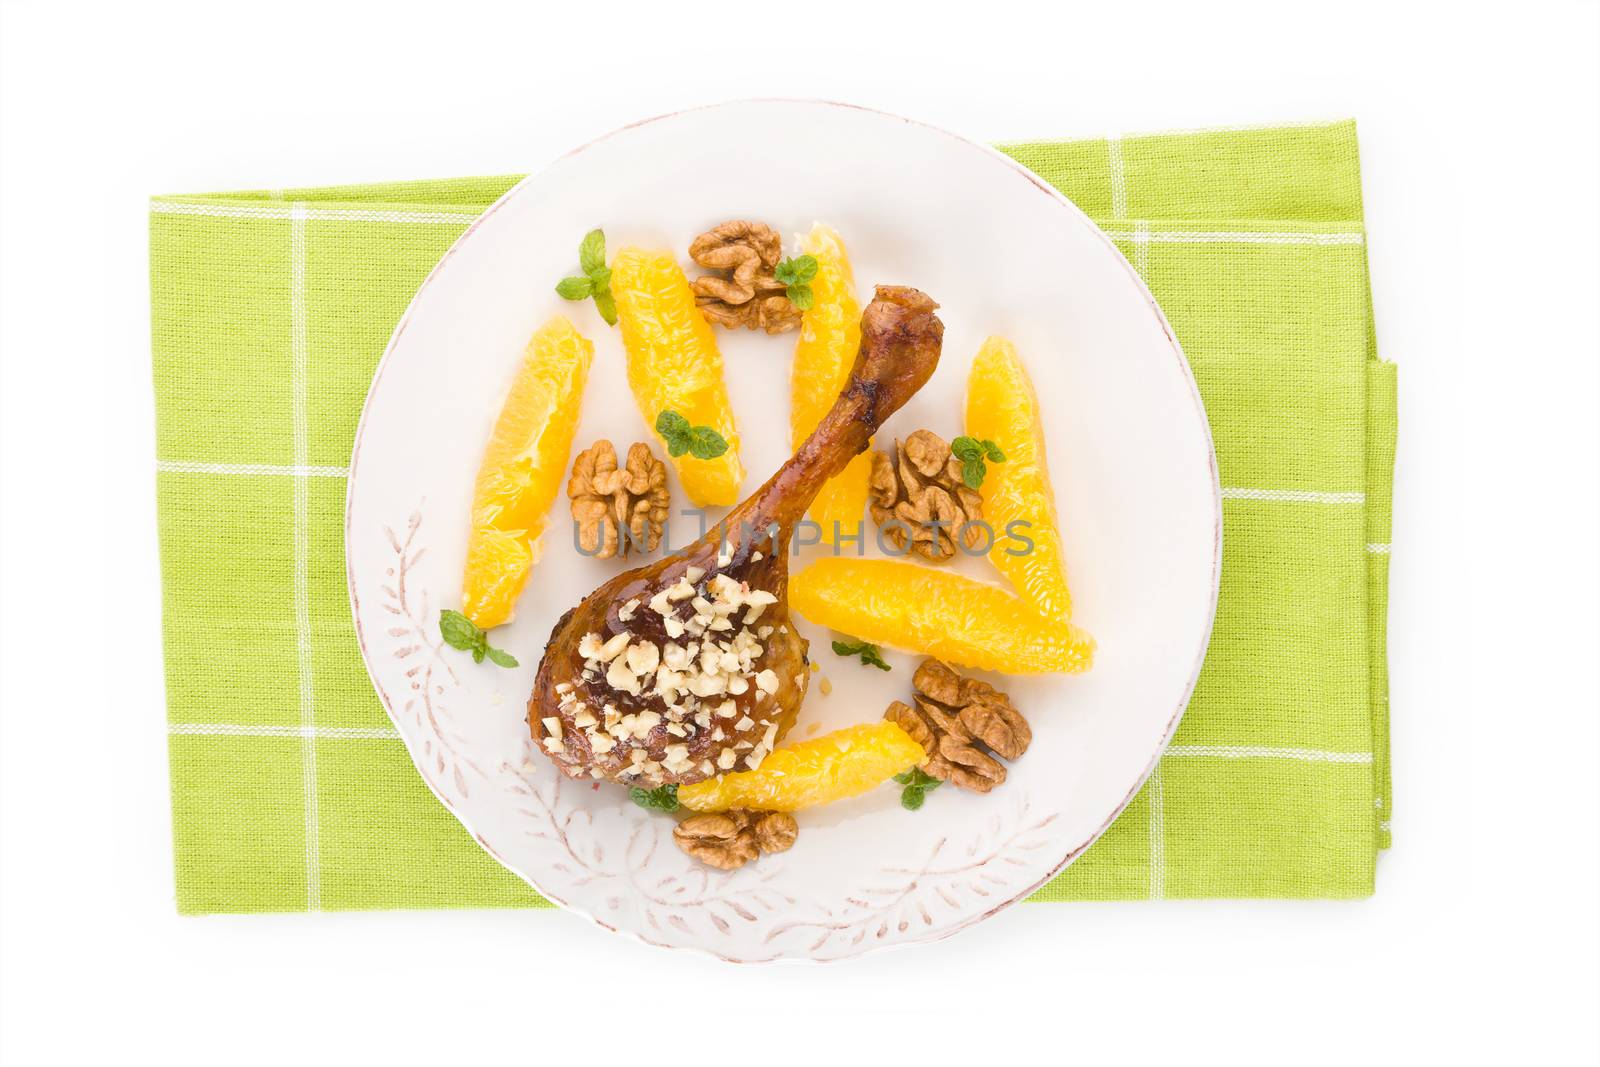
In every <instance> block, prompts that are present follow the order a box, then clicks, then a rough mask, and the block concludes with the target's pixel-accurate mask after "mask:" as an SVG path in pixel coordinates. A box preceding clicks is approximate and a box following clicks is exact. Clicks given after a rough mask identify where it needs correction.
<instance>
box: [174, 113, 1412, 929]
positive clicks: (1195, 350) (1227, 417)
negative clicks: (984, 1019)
mask: <svg viewBox="0 0 1600 1067" xmlns="http://www.w3.org/2000/svg"><path fill="white" fill-rule="evenodd" d="M1005 150H1006V151H1007V152H1009V153H1010V154H1011V155H1013V156H1015V157H1016V158H1017V159H1018V160H1020V161H1021V162H1023V163H1024V164H1026V165H1027V166H1029V167H1031V168H1033V169H1034V170H1035V171H1037V172H1038V173H1039V174H1041V175H1043V176H1044V177H1045V178H1046V179H1048V180H1049V181H1050V182H1051V183H1053V184H1054V185H1055V186H1056V187H1057V188H1059V189H1061V190H1062V191H1063V192H1064V193H1066V194H1067V196H1069V197H1071V198H1072V199H1073V200H1075V201H1076V202H1077V203H1078V204H1079V205H1080V206H1081V207H1082V208H1083V209H1084V210H1085V211H1087V212H1088V213H1089V214H1090V215H1092V216H1093V217H1094V218H1095V219H1097V220H1098V221H1099V222H1100V223H1101V225H1102V226H1104V227H1105V229H1106V230H1107V231H1108V232H1109V233H1111V235H1112V236H1113V238H1115V240H1116V241H1117V242H1118V245H1119V246H1120V247H1121V248H1122V250H1123V252H1124V253H1125V254H1126V255H1127V256H1128V258H1129V260H1130V261H1131V262H1132V263H1133V264H1134V266H1135V267H1136V268H1137V269H1138V271H1139V273H1140V274H1142V275H1143V276H1144V278H1145V280H1146V281H1147V282H1148V283H1149V285H1150V288H1151V290H1152V291H1154V293H1155V295H1156V297H1157V298H1158V299H1159V300H1160V302H1161V306H1162V307H1163V308H1164V309H1165V311H1166V313H1167V317H1168V318H1169V319H1170V320H1171V322H1172V325H1173V328H1174V329H1175V330H1176V331H1177V335H1178V338H1179V340H1181V341H1182V343H1183V348H1184V351H1185V352H1187V353H1188V356H1189V361H1190V363H1191V364H1192V365H1193V367H1194V373H1195V377H1196V378H1197V379H1198V380H1199V383H1200V389H1201V392H1202V393H1203V394H1204V396H1205V402H1206V409H1207V411H1208V412H1209V414H1210V418H1211V427H1212V432H1213V434H1214V436H1215V438H1216V446H1217V455H1218V459H1219V461H1220V464H1221V475H1222V484H1223V487H1224V488H1223V490H1222V492H1223V497H1224V501H1223V509H1224V514H1225V521H1226V530H1225V535H1224V551H1225V558H1224V563H1223V570H1222V596H1221V601H1220V605H1219V607H1218V610H1217V620H1216V631H1215V635H1214V636H1213V638H1212V641H1211V649H1210V653H1209V655H1208V657H1207V659H1206V664H1205V669H1204V671H1203V672H1202V673H1201V676H1200V681H1199V685H1198V687H1197V688H1196V690H1195V694H1194V699H1193V701H1192V703H1191V704H1190V706H1189V711H1188V714H1187V715H1186V716H1185V717H1184V720H1183V725H1182V727H1181V728H1180V729H1179V731H1178V735H1177V738H1176V740H1175V741H1174V743H1173V745H1172V748H1171V749H1170V750H1169V751H1168V753H1167V754H1166V756H1165V757H1164V758H1163V759H1162V761H1161V765H1160V768H1159V769H1158V771H1157V772H1156V773H1155V775H1154V776H1152V778H1151V779H1150V782H1149V784H1148V785H1147V786H1146V787H1145V789H1144V790H1143V791H1142V792H1141V793H1140V794H1139V796H1138V798H1137V799H1135V801H1134V802H1133V804H1132V806H1130V807H1129V808H1128V810H1127V811H1126V812H1125V813H1124V814H1123V816H1122V818H1121V819H1119V820H1118V821H1117V822H1116V824H1115V825H1114V826H1112V828H1111V829H1110V831H1109V832H1108V833H1107V834H1106V835H1105V837H1103V838H1102V839H1101V840H1100V841H1099V842H1098V843H1097V844H1096V845H1095V846H1094V848H1092V849H1091V850H1090V851H1089V852H1088V853H1087V854H1086V855H1084V857H1083V858H1081V859H1080V860H1079V861H1078V862H1077V863H1075V864H1074V865H1073V866H1072V867H1070V868H1068V870H1067V871H1066V872H1065V873H1064V874H1063V875H1062V876H1061V877H1059V878H1057V879H1056V880H1055V881H1054V882H1052V883H1050V884H1049V885H1048V886H1046V887H1045V888H1044V889H1042V890H1041V891H1040V892H1039V893H1038V895H1037V897H1036V898H1035V899H1039V900H1080V899H1123V898H1141V897H1162V896H1167V897H1354V896H1362V895H1365V894H1368V893H1371V892H1372V887H1373V868H1374V866H1375V861H1376V856H1377V853H1378V851H1379V850H1380V849H1382V848H1385V847H1387V846H1388V843H1389V833H1388V825H1389V823H1388V820H1389V807H1390V789H1389V759H1388V704H1387V680H1386V673H1385V647H1384V646H1385V640H1384V617H1385V609H1386V598H1387V583H1388V562H1389V557H1388V540H1389V503H1390V474H1391V468H1392V464H1393V456H1394V438H1395V374H1394V366H1393V364H1390V363H1385V362H1382V361H1380V360H1379V359H1378V358H1377V354H1376V351H1375V347H1374V343H1373V332H1372V313H1371V304H1370V297H1369V293H1368V287H1367V267H1366V248H1365V243H1364V238H1363V233H1364V231H1363V226H1362V212H1361V187H1360V173H1359V165H1358V157H1357V151H1356V135H1355V127H1354V125H1353V124H1352V123H1348V122H1345V123H1334V124H1328V125H1312V126H1296V127H1283V128H1271V129H1254V130H1232V131H1224V132H1205V133H1185V134H1164V135H1157V136H1148V137H1128V138H1122V139H1113V140H1110V141H1104V140H1096V141H1077V142H1070V143H1049V142H1045V143H1036V144H1021V145H1011V146H1008V147H1006V149H1005ZM515 181H516V178H515V177H501V178H467V179H459V180H449V181H427V182H409V183H404V184H389V185H376V186H358V187H340V188H333V189H290V190H274V191H271V192H265V191H263V192H253V193H235V194H228V195H217V196H180V197H160V198H158V199H156V200H155V201H154V202H153V203H152V205H151V212H152V214H151V217H150V261H151V263H150V268H151V303H152V321H153V335H154V337H153V347H154V361H155V393H156V412H157V456H158V463H157V469H158V471H159V473H158V475H157V491H158V493H159V510H160V532H161V564H162V573H163V584H164V601H165V603H164V610H165V635H166V661H167V699H168V720H169V725H168V731H169V734H170V747H171V769H172V808H173V831H174V844H175V851H176V861H177V898H178V908H179V910H180V911H182V912H185V913H201V912H252V911H298V910H305V909H316V908H327V909H334V908H396V907H499V906H539V905H541V904H543V903H544V902H543V901H542V900H540V898H539V897H538V896H536V895H535V894H534V893H533V892H532V891H531V890H530V889H529V888H528V887H527V886H526V885H525V884H524V883H523V882H522V881H520V880H519V879H518V878H517V877H516V876H514V875H512V874H511V873H509V872H508V871H506V870H504V869H503V868H501V867H500V866H499V865H498V864H497V863H495V862H494V860H492V859H490V858H489V857H488V856H487V855H486V854H485V853H484V852H483V851H482V850H481V849H480V848H478V846H477V845H476V844H474V843H473V841H472V839H471V838H470V837H469V836H468V835H467V834H466V832H465V831H464V830H463V829H462V828H461V826H460V825H459V824H458V823H457V822H456V821H455V819H454V818H453V817H452V816H451V815H450V814H449V813H447V812H446V811H445V810H444V808H443V807H441V806H440V804H439V803H438V801H437V800H435V799H434V797H433V796H432V795H431V794H430V793H429V792H428V789H427V787H426V786H424V785H423V783H422V780H421V779H420V778H419V777H418V775H417V774H416V772H415V771H414V770H413V769H412V766H411V762H410V760H409V758H408V757H407V755H406V751H405V748H404V747H403V746H402V745H401V743H400V740H399V738H398V736H397V734H396V733H395V731H394V729H393V728H392V726H391V725H390V723H389V720H388V718H387V717H386V716H385V714H384V712H383V709H382V707H380V706H379V703H378V699H377V697H376V696H375V695H374V693H373V690H372V687H371V685H370V684H369V682H368V680H367V675H366V671H365V669H364V668H363V667H362V664H361V658H360V656H359V654H358V653H357V650H356V642H355V637H354V634H353V631H352V626H351V619H350V608H349V603H348V600H347V598H346V593H345V575H344V555H343V550H342V546H341V543H340V539H341V531H342V529H343V521H342V518H343V509H344V497H345V471H346V467H347V465H348V463H349V461H350V450H351V444H352V440H353V437H354V434H355V429H356V421H357V418H358V416H359V415H360V413H361V404H362V400H363V399H364V398H365V396H366V392H367V385H368V382H369V380H370V378H371V375H372V371H373V368H374V366H375V365H376V363H377V360H378V357H379V355H380V354H381V353H382V352H383V349H384V346H385V344H386V343H387V341H388V340H389V334H390V331H391V330H392V328H393V327H394V324H395V322H396V320H397V319H398V318H399V316H400V314H401V312H402V311H404V309H405V307H406V304H407V302H408V301H409V300H410V299H411V295H412V293H413V292H414V291H415V290H416V288H417V286H418V285H419V284H420V283H421V281H422V279H423V277H424V276H425V275H426V274H427V273H428V271H429V269H430V268H432V267H433V265H434V264H435V263H436V262H437V261H438V260H439V258H440V256H442V255H443V254H444V252H445V250H446V249H448V248H449V247H450V244H451V242H453V241H454V240H455V239H456V237H457V236H459V235H460V233H461V232H462V230H463V229H465V227H466V226H467V224H468V223H469V222H471V221H472V219H473V218H474V217H475V216H476V215H477V214H478V212H479V211H481V210H482V209H483V208H484V207H485V206H487V205H488V204H489V203H491V202H492V201H494V200H495V199H496V198H497V197H498V196H499V195H500V194H501V193H503V192H505V191H506V189H508V188H510V187H511V185H512V184H514V183H515Z"/></svg>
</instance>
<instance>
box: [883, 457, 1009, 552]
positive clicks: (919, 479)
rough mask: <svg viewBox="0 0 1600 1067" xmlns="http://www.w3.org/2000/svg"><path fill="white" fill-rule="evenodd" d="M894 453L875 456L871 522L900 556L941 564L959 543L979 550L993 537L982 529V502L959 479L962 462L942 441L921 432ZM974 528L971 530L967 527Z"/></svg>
mask: <svg viewBox="0 0 1600 1067" xmlns="http://www.w3.org/2000/svg"><path fill="white" fill-rule="evenodd" d="M894 447H895V451H894V452H893V453H889V452H874V453H873V454H872V475H871V478H870V481H869V483H868V489H869V493H870V496H869V506H868V509H867V510H868V511H869V512H870V513H871V515H872V521H873V522H875V523H877V524H878V526H879V528H880V529H881V530H882V531H883V535H884V537H885V539H887V540H888V541H889V543H890V544H892V545H894V547H895V548H896V549H897V550H898V551H901V552H904V551H905V550H906V548H907V546H908V545H909V546H910V549H911V551H913V552H915V553H916V554H917V555H919V556H921V557H922V558H923V559H926V560H929V561H930V562H933V563H943V562H945V561H946V560H948V559H949V558H950V557H951V556H954V555H955V554H956V545H957V543H958V539H959V543H960V544H962V545H964V546H965V547H966V548H968V549H969V550H976V549H978V548H979V547H981V546H982V545H983V544H984V542H985V539H986V538H988V537H989V536H990V535H989V534H988V533H987V531H986V530H985V529H984V528H983V527H982V526H981V525H979V524H980V523H981V522H982V520H983V498H982V497H981V496H979V495H978V493H977V491H976V490H973V489H969V488H967V485H966V483H965V482H963V481H962V480H961V461H960V460H959V459H957V458H956V457H955V456H954V455H953V454H952V453H951V451H950V445H949V443H948V442H946V441H945V439H944V438H942V437H940V436H939V435H938V434H936V433H933V432H932V431H929V430H917V431H916V432H914V433H913V434H912V435H911V436H910V437H908V438H906V439H905V440H904V441H896V442H895V443H894ZM968 523H971V524H972V525H967V524H968Z"/></svg>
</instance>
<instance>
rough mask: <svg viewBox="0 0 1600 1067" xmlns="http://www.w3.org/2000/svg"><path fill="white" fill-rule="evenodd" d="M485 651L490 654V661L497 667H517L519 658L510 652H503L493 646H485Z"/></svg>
mask: <svg viewBox="0 0 1600 1067" xmlns="http://www.w3.org/2000/svg"><path fill="white" fill-rule="evenodd" d="M484 651H485V652H487V653H488V654H489V660H490V662H492V663H493V664H494V665H495V666H497V667H507V668H510V667H515V666H516V665H517V658H516V657H515V656H513V655H512V654H511V653H509V652H503V651H501V650H500V649H498V648H495V647H494V646H493V645H485V646H484Z"/></svg>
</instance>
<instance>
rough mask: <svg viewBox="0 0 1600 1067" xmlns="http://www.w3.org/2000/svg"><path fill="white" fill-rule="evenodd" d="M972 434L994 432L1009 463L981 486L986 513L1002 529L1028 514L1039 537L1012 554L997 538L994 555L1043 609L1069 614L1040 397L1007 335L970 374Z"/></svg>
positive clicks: (1028, 532)
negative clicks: (1027, 548)
mask: <svg viewBox="0 0 1600 1067" xmlns="http://www.w3.org/2000/svg"><path fill="white" fill-rule="evenodd" d="M967 435H968V436H969V437H976V438H978V439H979V440H982V439H984V438H987V439H989V440H991V441H993V442H994V443H995V444H997V445H999V446H1000V451H1002V452H1004V453H1005V454H1006V461H1005V462H1004V463H991V464H989V473H988V475H987V476H986V477H985V478H984V479H983V486H982V487H981V488H980V489H979V493H980V494H981V495H982V496H983V515H984V518H985V519H987V520H988V522H989V524H990V525H991V526H992V527H994V529H995V530H996V531H997V534H998V535H1002V536H1003V535H1004V533H1005V531H1006V530H1007V528H1008V527H1009V526H1010V524H1011V523H1013V522H1025V523H1027V524H1028V525H1027V527H1026V528H1025V529H1023V530H1022V531H1021V532H1022V533H1023V534H1025V536H1027V537H1028V538H1029V539H1031V540H1032V541H1033V550H1032V551H1030V552H1028V553H1026V554H1023V555H1012V554H1011V553H1009V552H1007V551H1006V550H1005V548H1004V547H1002V546H1001V545H997V546H995V547H994V548H993V549H992V550H991V551H990V552H989V561H990V562H991V563H993V564H994V565H995V567H997V568H998V569H999V571H1000V573H1001V574H1003V575H1005V577H1006V579H1007V580H1008V581H1009V582H1010V583H1011V585H1012V588H1014V589H1015V590H1016V591H1017V592H1018V593H1020V594H1021V595H1022V599H1024V600H1026V601H1027V602H1028V603H1029V604H1032V605H1033V608H1034V610H1035V611H1037V612H1038V613H1039V614H1040V615H1043V616H1044V617H1045V618H1049V619H1066V618H1070V617H1071V615H1072V594H1071V593H1070V592H1069V591H1068V589H1067V568H1066V560H1065V555H1064V553H1063V552H1062V547H1061V527H1060V525H1059V524H1058V523H1057V521H1056V500H1055V493H1054V491H1053V490H1052V489H1051V488H1050V472H1049V470H1048V468H1047V467H1046V465H1045V458H1044V431H1043V428H1042V426H1041V424H1040V414H1039V397H1038V395H1037V394H1035V393H1034V391H1033V381H1032V380H1031V379H1030V378H1029V377H1028V372H1027V370H1026V369H1025V368H1024V367H1023V366H1022V360H1021V359H1020V358H1019V357H1018V356H1017V349H1016V346H1015V345H1013V344H1012V343H1011V342H1010V341H1007V340H1006V339H1005V338H1003V337H991V338H989V339H988V340H987V341H985V342H984V343H983V347H982V348H981V349H979V350H978V355H977V358H975V359H974V360H973V361H972V370H971V372H970V373H969V374H968V376H967Z"/></svg>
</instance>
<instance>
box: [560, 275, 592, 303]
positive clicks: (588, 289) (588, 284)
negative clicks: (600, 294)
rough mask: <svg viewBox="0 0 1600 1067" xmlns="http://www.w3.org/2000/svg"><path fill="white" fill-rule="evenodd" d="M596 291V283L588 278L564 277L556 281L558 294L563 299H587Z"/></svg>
mask: <svg viewBox="0 0 1600 1067" xmlns="http://www.w3.org/2000/svg"><path fill="white" fill-rule="evenodd" d="M592 292H594V283H593V282H592V281H590V280H589V279H588V278H584V277H576V278H562V279H561V280H560V281H559V282H557V283H556V295H557V296H559V297H561V299H563V300H587V299H588V298H589V294H590V293H592Z"/></svg>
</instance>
